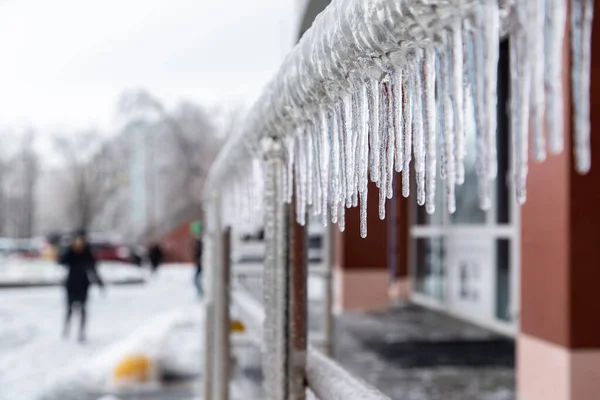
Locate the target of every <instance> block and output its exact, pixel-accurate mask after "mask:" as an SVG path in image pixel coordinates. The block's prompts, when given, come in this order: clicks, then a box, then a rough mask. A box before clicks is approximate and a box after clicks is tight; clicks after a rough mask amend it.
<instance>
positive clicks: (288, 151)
mask: <svg viewBox="0 0 600 400" xmlns="http://www.w3.org/2000/svg"><path fill="white" fill-rule="evenodd" d="M283 144H284V147H285V155H286V160H287V163H286V171H285V176H286V178H287V183H286V184H285V189H287V190H286V191H285V202H286V203H287V204H292V196H293V193H294V153H295V151H294V136H293V135H292V136H288V137H286V138H285V140H284V142H283Z"/></svg>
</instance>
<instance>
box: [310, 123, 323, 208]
mask: <svg viewBox="0 0 600 400" xmlns="http://www.w3.org/2000/svg"><path fill="white" fill-rule="evenodd" d="M320 117H321V116H320V115H319V116H318V119H317V122H316V123H315V124H314V126H313V129H312V130H311V134H312V139H311V142H312V149H313V162H314V166H313V170H312V171H313V189H312V191H313V196H314V198H313V215H320V214H321V212H322V210H323V209H322V205H323V203H322V202H323V200H322V196H323V193H322V189H321V188H322V187H323V185H322V184H321V169H322V168H321V143H320V136H321V132H320V129H321V124H320V122H321V121H320Z"/></svg>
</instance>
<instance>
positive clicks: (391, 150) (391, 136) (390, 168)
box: [384, 72, 396, 199]
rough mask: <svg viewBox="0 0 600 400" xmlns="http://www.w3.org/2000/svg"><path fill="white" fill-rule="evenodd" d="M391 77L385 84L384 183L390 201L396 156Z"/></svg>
mask: <svg viewBox="0 0 600 400" xmlns="http://www.w3.org/2000/svg"><path fill="white" fill-rule="evenodd" d="M392 78H393V75H392V74H391V72H390V75H389V79H390V80H389V81H388V82H386V83H385V86H384V87H385V90H386V103H387V105H386V114H387V115H386V118H387V122H386V124H387V144H386V145H387V168H386V172H387V178H386V183H387V187H386V190H385V194H386V197H387V198H388V199H391V198H392V196H393V194H394V191H393V182H394V156H395V155H396V142H395V139H396V132H395V129H396V123H395V121H394V95H393V87H394V82H393V81H392Z"/></svg>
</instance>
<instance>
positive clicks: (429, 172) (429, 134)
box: [423, 45, 437, 214]
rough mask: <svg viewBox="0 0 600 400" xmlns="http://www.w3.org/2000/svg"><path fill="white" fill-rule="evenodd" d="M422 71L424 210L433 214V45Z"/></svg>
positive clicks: (434, 106)
mask: <svg viewBox="0 0 600 400" xmlns="http://www.w3.org/2000/svg"><path fill="white" fill-rule="evenodd" d="M423 64H424V65H423V69H424V86H425V129H426V142H427V149H426V163H427V165H426V167H425V174H426V177H427V183H426V185H427V186H426V190H425V196H426V199H425V204H426V206H425V209H426V211H427V213H429V214H433V213H434V212H435V183H436V176H437V173H436V163H437V144H436V140H435V135H436V133H437V132H436V131H437V129H436V125H437V117H436V104H435V79H436V71H435V50H434V48H433V45H429V46H427V48H426V49H425V57H424V63H423Z"/></svg>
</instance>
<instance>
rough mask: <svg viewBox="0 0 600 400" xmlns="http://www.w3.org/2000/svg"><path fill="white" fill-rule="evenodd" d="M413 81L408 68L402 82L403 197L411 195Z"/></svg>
mask: <svg viewBox="0 0 600 400" xmlns="http://www.w3.org/2000/svg"><path fill="white" fill-rule="evenodd" d="M413 86H414V84H413V80H412V78H411V74H410V69H409V68H407V70H405V73H404V80H403V81H402V91H403V93H404V96H403V105H404V106H403V107H402V113H403V116H404V118H403V121H404V168H403V169H402V196H404V197H408V196H409V195H410V161H411V151H412V120H413V91H412V88H413Z"/></svg>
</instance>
